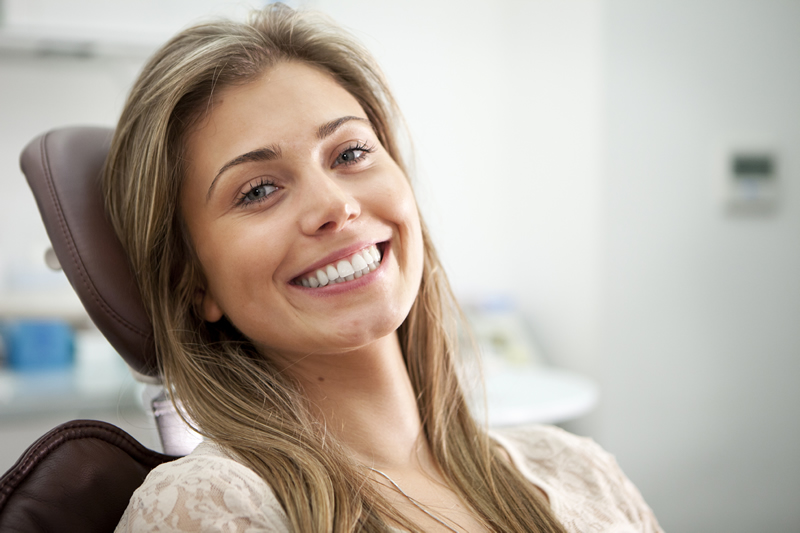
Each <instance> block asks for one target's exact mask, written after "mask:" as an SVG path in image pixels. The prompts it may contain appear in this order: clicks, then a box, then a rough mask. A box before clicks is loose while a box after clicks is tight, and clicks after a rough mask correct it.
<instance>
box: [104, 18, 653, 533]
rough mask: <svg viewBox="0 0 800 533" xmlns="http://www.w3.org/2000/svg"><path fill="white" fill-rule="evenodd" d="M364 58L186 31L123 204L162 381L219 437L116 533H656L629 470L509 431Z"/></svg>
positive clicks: (130, 159) (245, 32)
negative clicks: (468, 367) (466, 386)
mask: <svg viewBox="0 0 800 533" xmlns="http://www.w3.org/2000/svg"><path fill="white" fill-rule="evenodd" d="M401 124H402V121H401V120H400V116H399V113H398V111H397V109H396V106H395V104H394V100H393V99H392V96H391V93H390V92H389V90H388V88H387V86H386V83H385V82H384V79H383V77H382V75H381V73H380V70H379V69H378V67H377V66H376V65H375V64H374V62H373V60H372V59H371V58H370V56H369V54H368V53H367V52H366V51H365V50H364V49H363V48H361V46H360V45H358V44H357V43H356V42H355V41H354V40H353V39H352V38H351V37H350V36H349V35H347V34H346V33H344V32H343V31H342V30H340V29H338V28H337V27H336V26H334V25H333V24H332V23H330V22H328V21H327V20H326V19H324V18H322V17H320V16H318V15H313V14H308V13H297V12H294V11H292V10H290V9H289V8H287V7H285V6H282V5H272V6H270V7H268V8H266V9H265V10H264V11H262V12H258V13H255V14H254V15H253V16H252V18H251V20H250V21H248V22H247V23H234V22H218V23H213V24H206V25H201V26H197V27H193V28H190V29H188V30H185V31H184V32H182V33H181V34H179V35H178V36H176V37H175V38H174V39H173V40H171V41H170V42H169V43H167V44H166V45H165V46H164V48H163V49H162V50H161V51H160V52H158V53H157V54H156V55H155V57H153V58H152V60H151V61H150V62H149V63H148V65H147V66H146V67H145V69H144V71H143V73H142V74H141V76H140V78H139V80H138V81H137V83H136V84H135V86H134V87H133V89H132V91H131V94H130V96H129V99H128V101H127V104H126V106H125V109H124V111H123V114H122V117H121V119H120V122H119V126H118V128H117V130H116V134H115V138H114V141H113V143H112V148H111V152H110V154H109V157H108V160H107V162H106V168H105V172H104V188H105V191H106V197H107V208H108V212H109V216H110V218H111V220H112V223H113V224H114V227H115V229H116V231H117V233H118V235H119V237H120V240H121V241H122V243H123V246H124V247H125V249H126V252H127V253H128V256H129V259H130V261H131V263H132V266H133V271H134V272H136V276H137V281H138V283H139V289H140V292H141V293H142V297H143V300H144V301H145V305H146V307H147V310H148V312H149V315H150V319H151V321H152V322H153V328H154V334H155V341H156V345H157V351H158V358H159V365H160V372H161V376H162V379H163V381H164V384H165V386H166V389H167V390H168V391H169V393H170V395H171V396H172V398H173V400H175V401H179V402H181V404H182V406H183V408H184V409H185V410H186V412H187V413H188V415H189V417H190V418H191V420H192V421H193V423H194V424H195V427H196V429H197V430H198V431H199V432H200V433H201V434H202V435H203V436H204V437H205V439H206V440H205V442H204V443H203V444H201V445H200V446H199V447H198V448H197V450H195V451H194V452H193V453H192V454H190V455H189V456H187V457H186V458H183V459H180V460H178V461H174V462H171V463H169V464H167V465H164V466H162V467H159V468H157V469H156V470H154V471H153V472H152V473H151V474H150V476H149V477H148V478H147V480H146V481H145V483H144V485H143V486H142V487H140V489H139V490H138V491H137V492H136V494H134V496H133V498H132V499H131V502H130V505H129V507H128V509H127V511H126V513H125V515H124V516H123V518H122V521H121V522H120V524H119V527H118V530H119V531H234V530H235V531H298V532H308V531H335V532H350V531H356V530H357V531H397V530H398V528H399V529H400V530H404V531H421V530H424V531H445V532H447V531H451V532H453V531H456V532H464V531H470V532H479V531H541V532H563V531H587V530H604V529H610V528H618V527H621V526H630V527H634V528H635V529H636V530H637V531H658V530H659V529H658V525H657V524H656V522H655V519H654V518H653V516H652V513H651V512H650V510H649V509H648V508H647V505H646V504H645V503H644V502H643V501H642V499H641V496H640V495H639V493H638V492H637V491H636V489H635V488H634V487H633V486H632V485H631V484H630V482H628V481H627V480H626V479H625V477H624V476H623V475H622V474H621V472H619V469H618V468H617V466H616V464H615V463H614V461H613V458H611V457H610V456H608V454H606V453H605V452H603V451H602V450H600V449H599V448H598V447H597V446H596V445H594V444H593V443H591V442H590V441H587V440H585V439H579V438H577V437H574V436H571V435H568V434H566V433H564V432H562V431H560V430H557V429H555V428H546V427H539V428H532V429H528V430H526V431H522V432H507V433H504V434H495V435H492V436H491V437H490V436H489V434H488V433H487V432H486V430H485V429H484V428H481V427H480V426H478V425H477V424H476V423H475V421H474V420H473V418H472V416H471V415H470V413H469V410H468V408H467V404H466V402H465V398H464V394H463V392H462V390H461V387H460V385H459V382H458V379H457V372H456V365H457V361H456V353H457V350H456V347H455V345H454V341H453V339H454V338H455V336H456V335H455V331H454V326H455V318H454V317H455V316H456V315H457V306H456V304H455V302H454V299H453V297H452V294H451V291H450V288H449V285H448V283H447V280H446V278H445V276H444V273H443V271H442V268H441V265H440V264H439V261H438V259H437V257H436V253H435V251H434V248H433V246H432V244H431V241H430V238H429V236H428V233H427V231H426V229H425V225H424V224H423V222H422V221H421V219H420V216H419V212H418V209H417V206H416V201H415V199H414V195H413V192H412V190H411V186H410V183H409V180H408V172H407V170H406V168H405V165H404V163H403V158H402V156H401V154H400V152H399V150H398V142H397V140H396V139H397V138H398V135H400V134H401V133H402V132H401V131H399V128H400V125H401Z"/></svg>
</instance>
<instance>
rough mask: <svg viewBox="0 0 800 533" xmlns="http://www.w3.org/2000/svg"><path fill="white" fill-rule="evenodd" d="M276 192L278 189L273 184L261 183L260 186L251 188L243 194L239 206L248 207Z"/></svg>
mask: <svg viewBox="0 0 800 533" xmlns="http://www.w3.org/2000/svg"><path fill="white" fill-rule="evenodd" d="M276 190H278V188H277V187H276V186H274V185H273V184H271V183H267V182H261V183H259V184H258V185H255V186H253V187H251V188H250V189H249V190H247V191H246V192H243V193H242V195H241V197H240V199H239V205H247V204H252V203H257V202H260V201H261V200H264V199H266V198H267V197H268V196H269V195H270V194H272V193H273V192H275V191H276Z"/></svg>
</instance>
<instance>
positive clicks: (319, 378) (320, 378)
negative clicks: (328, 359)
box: [317, 376, 325, 381]
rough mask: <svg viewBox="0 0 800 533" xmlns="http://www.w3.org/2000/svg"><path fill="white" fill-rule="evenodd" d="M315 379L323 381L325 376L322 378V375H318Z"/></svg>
mask: <svg viewBox="0 0 800 533" xmlns="http://www.w3.org/2000/svg"><path fill="white" fill-rule="evenodd" d="M317 381H325V378H323V377H322V376H320V377H318V378H317Z"/></svg>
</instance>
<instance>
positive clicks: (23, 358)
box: [3, 320, 75, 371]
mask: <svg viewBox="0 0 800 533" xmlns="http://www.w3.org/2000/svg"><path fill="white" fill-rule="evenodd" d="M3 329H4V331H3V333H4V336H5V338H6V349H7V351H8V353H7V357H8V366H9V368H11V369H12V370H19V371H31V370H55V369H62V368H67V367H69V366H71V365H72V361H73V359H74V352H75V343H74V335H73V332H72V328H70V327H69V325H68V324H66V323H65V322H63V321H60V320H18V321H15V322H12V323H10V324H7V325H6V327H5V328H3Z"/></svg>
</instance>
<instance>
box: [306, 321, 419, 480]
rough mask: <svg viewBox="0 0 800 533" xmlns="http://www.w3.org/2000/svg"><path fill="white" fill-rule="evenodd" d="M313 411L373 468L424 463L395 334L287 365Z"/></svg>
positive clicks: (413, 404)
mask: <svg viewBox="0 0 800 533" xmlns="http://www.w3.org/2000/svg"><path fill="white" fill-rule="evenodd" d="M291 372H292V375H294V376H295V377H297V378H298V379H299V380H300V383H301V385H302V387H303V388H304V391H305V393H306V396H307V397H308V399H309V401H310V404H311V406H312V408H313V409H314V410H315V411H316V413H315V414H316V415H317V416H319V417H320V419H321V421H322V422H323V423H324V424H325V426H326V429H327V431H329V432H330V433H332V434H333V435H334V436H335V437H336V439H337V440H338V441H339V442H341V443H342V444H344V445H345V446H346V447H347V448H348V449H349V450H350V451H351V453H352V454H353V456H354V459H355V460H356V461H357V462H359V463H362V464H364V465H365V466H370V467H374V468H390V469H394V468H400V469H406V468H412V469H417V468H420V467H421V466H423V465H420V461H422V462H423V463H425V465H424V466H423V467H427V466H428V464H427V463H429V461H430V453H429V450H428V446H427V443H426V442H425V439H424V437H423V432H422V423H421V421H420V417H419V410H418V408H417V402H416V397H415V394H414V389H413V388H412V386H411V381H410V379H409V377H408V371H407V370H406V366H405V362H404V361H403V355H402V351H401V349H400V343H399V342H398V340H397V335H396V334H392V335H389V336H387V337H384V338H382V339H379V340H377V341H376V342H374V343H372V344H370V345H368V346H365V347H362V348H359V349H358V350H354V351H352V352H348V353H344V354H333V355H316V354H314V355H310V356H307V357H304V358H303V359H302V360H301V361H298V362H296V363H294V364H293V365H292V367H291Z"/></svg>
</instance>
